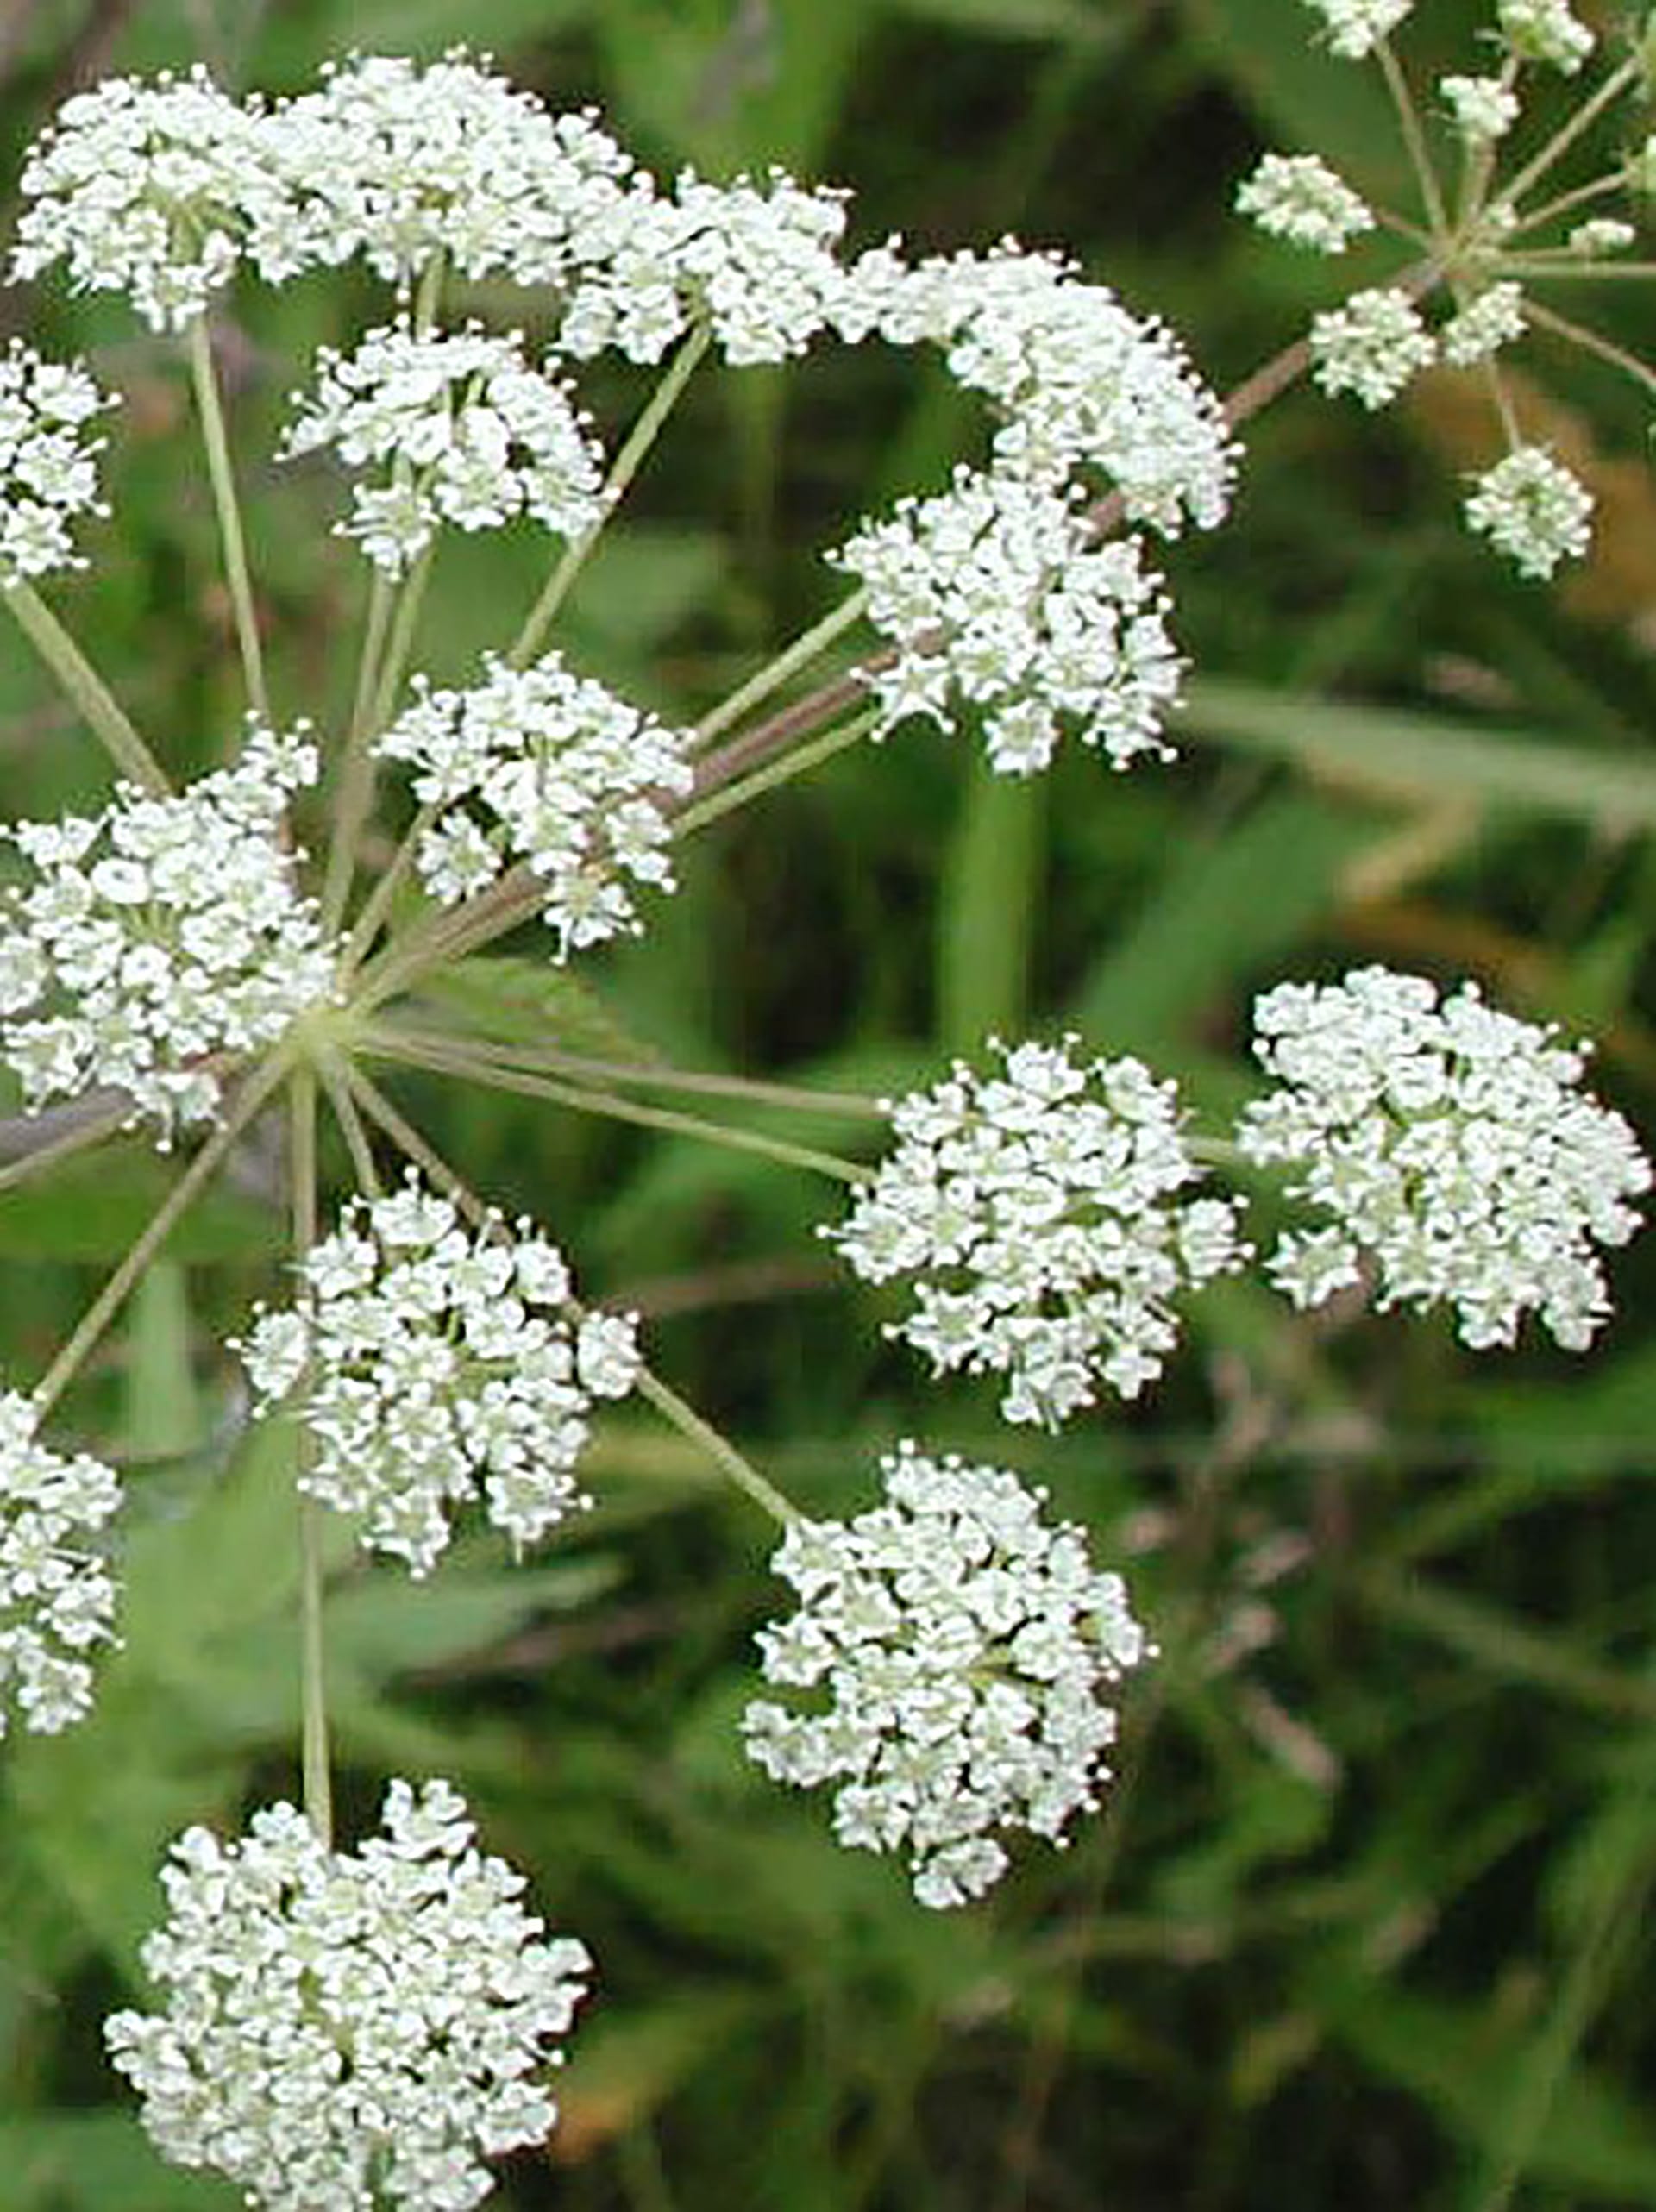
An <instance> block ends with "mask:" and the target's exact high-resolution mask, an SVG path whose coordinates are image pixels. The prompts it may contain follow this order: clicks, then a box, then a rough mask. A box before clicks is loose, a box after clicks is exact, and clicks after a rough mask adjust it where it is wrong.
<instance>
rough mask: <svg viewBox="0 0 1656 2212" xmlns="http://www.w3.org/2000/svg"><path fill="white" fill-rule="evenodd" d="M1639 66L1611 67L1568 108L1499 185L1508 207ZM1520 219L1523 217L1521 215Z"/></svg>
mask: <svg viewBox="0 0 1656 2212" xmlns="http://www.w3.org/2000/svg"><path fill="white" fill-rule="evenodd" d="M1642 66H1643V65H1642V64H1641V63H1640V62H1639V61H1637V60H1632V61H1624V62H1623V63H1622V66H1621V67H1620V68H1619V69H1614V70H1612V71H1611V72H1610V74H1609V76H1608V77H1607V78H1605V79H1604V82H1603V84H1602V85H1600V86H1599V88H1598V90H1597V91H1596V92H1595V93H1593V94H1592V96H1591V97H1590V98H1589V99H1585V100H1584V101H1583V102H1582V103H1581V105H1580V106H1579V107H1578V108H1575V109H1572V110H1571V113H1570V115H1569V116H1568V117H1567V118H1566V120H1565V122H1563V123H1561V124H1560V125H1559V128H1558V129H1557V130H1556V131H1554V133H1553V135H1552V137H1551V138H1550V139H1548V141H1546V145H1545V146H1543V147H1540V148H1539V149H1538V150H1537V152H1536V153H1535V154H1534V156H1533V158H1532V159H1531V160H1528V161H1527V162H1526V163H1525V164H1524V166H1523V167H1522V168H1521V170H1520V171H1519V172H1518V174H1517V175H1516V176H1515V177H1509V179H1508V180H1507V182H1506V183H1505V185H1502V189H1501V197H1502V201H1503V203H1504V204H1506V205H1507V206H1508V207H1510V208H1512V209H1514V210H1516V209H1517V206H1518V196H1519V194H1520V193H1521V192H1527V191H1528V190H1529V188H1530V186H1531V185H1533V184H1534V183H1535V182H1536V180H1537V179H1539V178H1541V177H1544V176H1545V175H1546V172H1547V171H1548V170H1549V169H1552V168H1554V167H1556V166H1557V165H1558V163H1559V161H1561V160H1563V158H1564V156H1565V154H1567V153H1568V152H1569V150H1570V148H1571V147H1572V146H1573V145H1574V144H1575V142H1576V141H1577V140H1578V138H1579V137H1580V136H1581V134H1582V133H1583V131H1584V130H1586V129H1587V128H1590V125H1591V124H1592V123H1594V122H1596V121H1597V119H1598V117H1599V116H1602V115H1603V112H1604V110H1605V109H1606V108H1608V107H1609V105H1610V103H1611V102H1612V101H1613V100H1619V99H1620V98H1621V97H1622V93H1623V92H1625V91H1628V89H1629V87H1630V86H1631V85H1634V83H1636V82H1637V80H1638V78H1639V75H1640V71H1641V69H1642ZM1520 219H1521V220H1527V217H1523V216H1521V217H1520Z"/></svg>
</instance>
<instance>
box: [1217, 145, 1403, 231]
mask: <svg viewBox="0 0 1656 2212" xmlns="http://www.w3.org/2000/svg"><path fill="white" fill-rule="evenodd" d="M1236 205H1237V210H1238V212H1239V214H1242V215H1245V216H1251V218H1252V220H1253V221H1254V222H1257V223H1258V225H1259V228H1260V229H1262V230H1264V231H1268V232H1269V233H1270V235H1271V236H1272V237H1273V238H1285V239H1287V240H1288V241H1289V244H1290V245H1294V246H1305V247H1308V248H1310V249H1311V250H1312V251H1313V252H1314V253H1318V254H1343V253H1344V252H1345V251H1346V247H1347V246H1349V245H1350V243H1351V241H1352V239H1353V238H1356V237H1358V235H1360V234H1361V233H1362V232H1364V231H1365V230H1372V229H1373V228H1374V217H1373V216H1371V214H1370V212H1369V210H1368V208H1367V207H1366V205H1365V204H1364V202H1363V201H1362V200H1361V199H1360V198H1359V197H1358V195H1357V194H1356V193H1355V192H1354V191H1352V188H1351V186H1350V185H1348V184H1346V181H1345V180H1344V179H1343V178H1340V177H1338V176H1336V175H1335V173H1334V172H1333V170H1332V169H1331V168H1330V167H1329V166H1328V165H1327V162H1326V161H1322V160H1319V159H1318V157H1317V155H1315V154H1266V155H1265V156H1264V159H1263V160H1261V162H1260V164H1259V166H1258V168H1257V169H1256V170H1255V171H1254V172H1253V174H1252V175H1251V177H1247V178H1245V179H1244V180H1243V182H1242V183H1241V185H1239V187H1238V189H1237V195H1236Z"/></svg>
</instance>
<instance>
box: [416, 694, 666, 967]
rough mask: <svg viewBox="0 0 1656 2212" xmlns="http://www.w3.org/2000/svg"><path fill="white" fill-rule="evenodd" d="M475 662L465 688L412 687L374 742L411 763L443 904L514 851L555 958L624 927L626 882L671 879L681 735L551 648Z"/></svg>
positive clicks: (429, 866)
mask: <svg viewBox="0 0 1656 2212" xmlns="http://www.w3.org/2000/svg"><path fill="white" fill-rule="evenodd" d="M686 745H687V739H686V738H685V737H684V736H682V735H681V733H680V732H679V731H677V730H668V729H667V728H665V727H664V726H663V725H662V724H660V723H658V722H655V721H654V720H653V719H652V718H651V717H649V716H648V715H645V714H641V713H640V712H639V711H638V710H637V708H636V707H631V706H629V705H627V704H626V703H625V701H624V700H622V699H617V698H616V697H615V695H614V693H613V692H608V691H605V688H604V687H603V686H602V685H601V684H596V683H593V682H592V681H591V680H589V679H588V678H586V677H583V676H577V675H574V674H572V673H571V672H570V671H569V670H568V668H566V667H564V665H563V662H562V661H561V658H560V656H559V655H557V654H555V653H549V654H548V655H546V656H545V657H544V658H543V660H541V661H536V663H535V665H534V666H533V667H528V668H513V667H509V666H508V665H507V664H506V663H505V662H504V661H493V660H491V661H487V662H486V675H485V678H484V680H483V681H482V683H480V684H479V685H477V686H474V688H473V689H471V690H469V691H434V690H431V689H430V688H429V687H425V686H417V697H416V699H415V700H414V702H413V704H412V705H410V706H408V707H406V708H405V710H404V711H403V712H402V713H401V714H400V715H399V716H398V718H397V720H396V721H395V722H394V723H393V724H392V726H391V728H390V729H389V730H386V733H385V735H384V736H382V737H381V738H380V743H379V747H378V749H379V751H380V752H381V753H382V754H384V755H386V756H388V757H389V758H391V759H392V760H398V761H408V762H409V763H410V764H411V766H412V767H413V768H414V769H415V770H416V772H417V773H416V774H415V778H414V790H415V793H416V796H417V798H418V799H419V800H420V802H421V804H422V805H423V806H425V807H428V808H436V809H438V810H440V811H439V812H438V815H437V818H436V822H435V823H434V824H432V826H431V827H430V829H429V830H426V831H425V832H424V834H423V837H421V839H420V841H419V846H418V852H417V866H418V868H419V870H420V874H421V876H422V878H423V880H424V882H425V884H426V886H427V887H428V889H430V891H431V893H433V895H434V896H435V897H436V898H438V899H442V900H443V901H445V903H453V902H454V901H455V900H458V899H467V898H469V897H471V896H472V894H473V893H475V892H479V891H481V890H483V889H485V888H486V886H487V885H489V884H491V883H492V882H493V881H494V880H495V878H496V877H497V875H499V873H500V870H501V868H502V867H503V866H504V865H505V862H507V861H508V860H523V861H526V862H528V863H529V866H530V868H532V869H533V870H534V872H535V874H536V875H537V876H539V877H540V878H541V879H542V880H543V882H544V884H545V886H546V893H545V901H544V904H543V908H542V912H543V918H544V919H545V920H546V923H547V924H548V926H549V928H551V929H553V930H555V931H556V932H557V937H558V946H559V956H560V958H567V957H568V955H569V953H570V952H572V951H578V950H580V949H584V948H585V947H586V946H587V945H593V944H600V943H603V942H604V940H605V938H606V937H615V936H616V935H618V933H620V932H623V931H637V930H638V929H639V928H640V927H641V926H642V925H641V924H640V923H639V920H638V917H637V911H636V909H635V908H634V906H633V904H632V897H631V892H630V887H629V886H630V883H631V884H651V885H654V886H655V887H656V888H657V889H660V890H664V891H670V890H671V889H672V887H673V871H672V868H671V865H670V863H669V861H668V840H669V838H670V836H671V830H670V828H669V825H668V819H667V816H666V814H665V812H664V811H663V807H664V801H665V800H667V799H669V798H682V797H683V796H684V795H685V794H686V793H687V792H688V791H689V789H690V786H691V781H692V777H691V770H690V766H689V763H688V761H687V760H686V758H685V748H686Z"/></svg>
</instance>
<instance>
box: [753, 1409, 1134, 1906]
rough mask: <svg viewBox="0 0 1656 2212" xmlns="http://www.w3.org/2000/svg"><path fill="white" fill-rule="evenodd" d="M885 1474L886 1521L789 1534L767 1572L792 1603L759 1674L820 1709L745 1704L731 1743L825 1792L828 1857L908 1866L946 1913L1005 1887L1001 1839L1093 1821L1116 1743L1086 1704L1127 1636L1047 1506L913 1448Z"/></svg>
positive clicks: (767, 1642)
mask: <svg viewBox="0 0 1656 2212" xmlns="http://www.w3.org/2000/svg"><path fill="white" fill-rule="evenodd" d="M882 1466H883V1473H884V1476H885V1485H886V1499H887V1502H886V1503H885V1504H884V1505H883V1506H881V1507H876V1508H875V1510H873V1511H872V1512H869V1513H859V1514H858V1515H857V1517H856V1520H852V1521H849V1522H846V1521H810V1520H806V1521H799V1522H796V1523H795V1524H794V1525H793V1526H792V1527H790V1529H789V1530H788V1532H787V1535H786V1536H785V1537H784V1538H783V1539H782V1543H781V1548H780V1549H779V1550H778V1551H777V1553H776V1555H775V1561H774V1565H775V1571H776V1573H777V1574H779V1575H780V1576H782V1577H783V1579H784V1580H785V1581H787V1582H791V1583H792V1584H793V1588H794V1589H795V1590H796V1591H797V1592H798V1593H799V1600H800V1603H799V1609H798V1611H797V1613H796V1614H794V1615H793V1617H792V1619H790V1620H786V1621H784V1622H782V1623H781V1624H780V1625H779V1626H774V1627H768V1628H766V1629H763V1630H762V1632H761V1633H760V1637H759V1645H760V1649H761V1651H762V1654H763V1665H764V1672H765V1676H766V1679H767V1680H768V1681H769V1682H775V1683H777V1684H779V1685H780V1686H782V1687H785V1688H787V1689H806V1690H810V1689H817V1690H825V1691H826V1692H827V1693H828V1695H829V1698H830V1703H829V1705H828V1708H827V1709H826V1711H819V1712H816V1713H810V1712H806V1713H799V1712H793V1711H789V1710H788V1709H787V1708H785V1707H783V1706H781V1705H777V1704H774V1703H772V1702H770V1701H767V1700H759V1701H756V1702H754V1703H753V1704H751V1705H750V1706H749V1708H748V1709H747V1711H746V1713H745V1714H744V1715H743V1734H744V1736H745V1738H746V1741H747V1746H748V1751H749V1755H750V1758H753V1759H754V1760H755V1761H756V1764H758V1765H760V1766H762V1768H763V1769H764V1770H765V1771H766V1773H767V1774H768V1775H770V1776H773V1777H774V1778H775V1780H776V1781H779V1782H786V1783H796V1784H798V1785H799V1786H800V1787H801V1788H805V1789H811V1788H813V1787H815V1786H816V1785H818V1784H819V1783H825V1782H835V1783H838V1784H839V1788H838V1790H837V1795H836V1797H835V1802H834V1833H835V1834H836V1835H837V1838H838V1839H839V1840H840V1842H841V1843H843V1844H846V1845H856V1846H858V1847H861V1848H862V1849H864V1850H868V1851H884V1852H906V1854H907V1855H908V1858H909V1864H910V1869H911V1872H912V1874H913V1883H914V1893H915V1895H916V1896H917V1897H919V1900H920V1902H921V1903H922V1904H925V1905H932V1906H948V1905H959V1904H963V1903H964V1902H966V1900H967V1899H968V1898H969V1897H977V1896H982V1894H983V1892H984V1891H985V1890H986V1889H989V1888H990V1887H991V1886H992V1885H993V1884H994V1883H995V1882H996V1881H998V1880H999V1879H1000V1876H1001V1875H1002V1874H1003V1873H1004V1872H1005V1870H1006V1868H1007V1853H1006V1851H1005V1848H1004V1847H1003V1845H1002V1844H1001V1842H1000V1836H1001V1835H1003V1834H1005V1833H1007V1831H1008V1830H1012V1829H1016V1828H1026V1829H1029V1830H1031V1831H1032V1832H1033V1833H1035V1834H1037V1835H1042V1836H1046V1837H1049V1838H1051V1839H1052V1840H1053V1841H1055V1842H1059V1843H1061V1842H1063V1840H1064V1830H1065V1828H1066V1827H1067V1826H1068V1825H1069V1821H1070V1820H1071V1819H1072V1818H1073V1817H1074V1815H1075V1814H1076V1813H1077V1812H1082V1811H1087V1812H1090V1811H1092V1810H1094V1809H1095V1808H1096V1805H1097V1803H1098V1791H1099V1789H1100V1788H1101V1785H1102V1784H1103V1783H1105V1782H1107V1780H1108V1779H1109V1770H1108V1768H1107V1765H1106V1764H1104V1755H1105V1753H1106V1751H1107V1750H1108V1747H1109V1745H1111V1743H1112V1742H1113V1740H1114V1738H1115V1733H1116V1716H1115V1713H1114V1711H1113V1708H1112V1707H1111V1706H1110V1705H1109V1704H1108V1703H1107V1702H1106V1701H1105V1700H1104V1699H1103V1698H1102V1697H1101V1695H1100V1694H1099V1693H1100V1691H1101V1689H1109V1688H1111V1687H1113V1685H1114V1684H1115V1683H1116V1682H1119V1681H1120V1678H1121V1677H1122V1676H1123V1675H1125V1674H1126V1673H1127V1672H1128V1671H1129V1670H1131V1669H1132V1668H1133V1667H1135V1666H1137V1665H1138V1663H1139V1661H1140V1660H1141V1659H1142V1658H1143V1657H1145V1639H1144V1632H1143V1631H1142V1629H1141V1628H1140V1627H1139V1625H1138V1622H1137V1621H1136V1620H1134V1619H1133V1617H1132V1614H1131V1613H1130V1611H1129V1610H1128V1607H1127V1594H1126V1589H1125V1587H1124V1585H1123V1583H1122V1581H1121V1578H1120V1576H1119V1575H1101V1574H1098V1573H1096V1572H1095V1570H1094V1568H1093V1566H1092V1563H1091V1562H1090V1560H1089V1559H1088V1556H1087V1548H1086V1544H1085V1542H1084V1540H1083V1538H1082V1533H1081V1532H1080V1530H1079V1529H1076V1528H1075V1527H1073V1526H1069V1524H1067V1523H1060V1524H1059V1525H1057V1526H1050V1525H1049V1524H1048V1523H1046V1522H1045V1521H1044V1520H1043V1519H1042V1517H1041V1510H1040V1509H1041V1505H1042V1502H1043V1501H1044V1495H1045V1494H1044V1492H1043V1491H1039V1490H1036V1491H1030V1490H1026V1488H1024V1487H1023V1485H1022V1484H1021V1483H1020V1482H1019V1481H1018V1479H1017V1477H1016V1476H1013V1475H1009V1474H1007V1473H1005V1472H1004V1471H1003V1470H1001V1469H999V1468H994V1467H971V1466H968V1465H966V1464H965V1463H963V1462H962V1461H960V1460H958V1459H954V1458H948V1459H941V1460H938V1459H929V1458H925V1457H922V1455H921V1454H920V1453H919V1452H918V1451H915V1450H914V1448H913V1445H912V1444H904V1445H903V1446H902V1447H901V1448H900V1450H899V1451H897V1452H896V1453H894V1454H893V1455H892V1456H891V1457H888V1458H887V1459H886V1460H885V1461H884V1462H883V1463H882Z"/></svg>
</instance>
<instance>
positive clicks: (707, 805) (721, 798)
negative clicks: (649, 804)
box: [673, 707, 880, 837]
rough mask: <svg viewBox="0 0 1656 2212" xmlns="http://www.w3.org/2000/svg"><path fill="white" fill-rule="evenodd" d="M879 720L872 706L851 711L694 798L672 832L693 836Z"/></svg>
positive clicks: (857, 738) (863, 733) (826, 756)
mask: <svg viewBox="0 0 1656 2212" xmlns="http://www.w3.org/2000/svg"><path fill="white" fill-rule="evenodd" d="M879 720H880V710H879V709H878V708H877V707H871V708H870V709H869V711H868V713H866V714H858V715H853V716H852V717H851V719H850V721H849V722H842V723H839V724H837V725H836V727H835V728H833V729H832V730H826V731H825V732H824V734H823V735H822V736H820V737H814V738H812V741H811V743H809V744H808V745H798V746H795V748H794V749H793V751H792V752H791V753H784V754H783V755H782V757H781V760H779V761H771V762H770V763H769V765H768V767H766V768H759V769H756V771H755V772H754V774H752V775H750V776H745V777H743V780H742V781H741V782H740V783H731V784H726V785H725V786H724V789H723V790H722V791H714V792H710V793H708V795H707V797H706V799H693V800H692V802H691V804H690V805H688V806H687V807H686V808H685V810H684V811H683V813H681V815H680V816H679V817H678V818H677V820H676V821H675V822H674V824H673V834H674V837H690V836H693V834H694V832H695V831H696V830H705V829H706V826H707V824H709V823H710V822H717V821H718V819H719V818H720V817H721V816H722V815H725V814H731V813H734V811H736V809H737V807H738V806H743V805H746V804H747V802H748V800H749V799H757V798H758V796H759V794H760V793H762V792H766V791H771V790H774V789H775V786H777V785H778V784H783V783H791V782H792V781H793V778H794V777H795V776H800V775H804V774H806V770H807V769H810V768H819V767H820V765H821V764H822V762H823V761H831V759H832V758H833V756H834V755H835V754H836V753H843V752H845V751H846V750H847V749H849V748H850V747H851V746H852V745H856V744H859V743H861V742H862V739H863V738H864V737H866V736H868V735H869V732H870V731H871V730H874V729H875V728H876V727H877V726H878V724H879Z"/></svg>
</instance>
